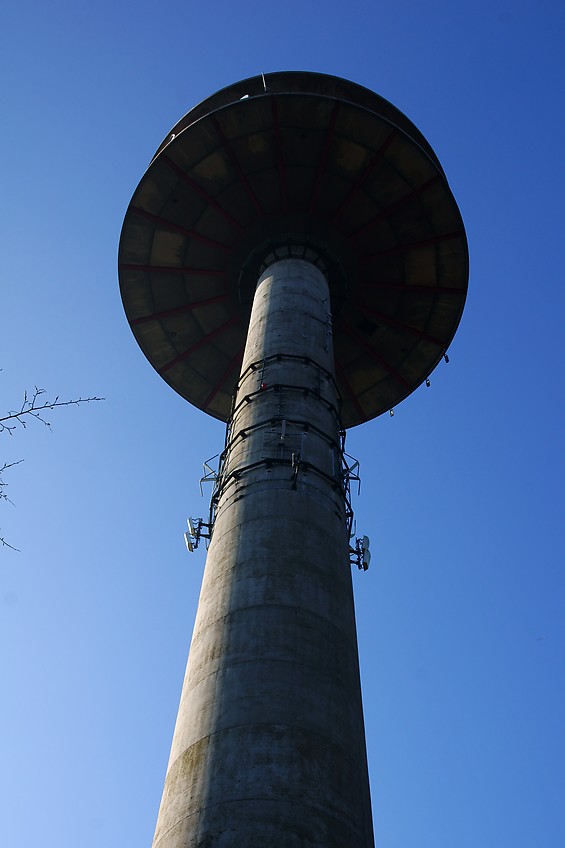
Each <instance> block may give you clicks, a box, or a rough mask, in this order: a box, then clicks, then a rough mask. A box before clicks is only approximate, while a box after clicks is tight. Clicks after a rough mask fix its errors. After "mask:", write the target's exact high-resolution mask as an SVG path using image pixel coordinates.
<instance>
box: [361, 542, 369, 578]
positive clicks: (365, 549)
mask: <svg viewBox="0 0 565 848" xmlns="http://www.w3.org/2000/svg"><path fill="white" fill-rule="evenodd" d="M370 544H371V542H370V539H369V537H368V536H363V538H362V539H361V561H362V563H363V571H367V569H368V568H369V563H370V562H371V551H370V550H369V545H370Z"/></svg>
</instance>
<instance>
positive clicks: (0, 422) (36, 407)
mask: <svg viewBox="0 0 565 848" xmlns="http://www.w3.org/2000/svg"><path fill="white" fill-rule="evenodd" d="M44 394H45V389H38V387H37V386H36V387H35V389H34V390H33V393H32V395H31V400H30V397H29V395H28V393H27V391H26V392H24V399H23V401H22V405H21V407H20V409H19V410H8V412H7V414H6V415H3V416H1V417H0V433H9V434H10V435H11V434H12V433H13V431H14V430H15V429H16V427H17V425H18V424H20V425H21V426H22V427H23V428H24V429H25V428H26V427H27V423H28V422H27V420H26V418H25V416H26V415H29V416H31V417H32V418H35V419H36V420H37V421H41V423H42V424H45V426H46V427H51V423H50V422H49V421H47V420H46V419H45V418H44V417H43V416H42V414H41V413H43V412H45V411H46V410H49V409H55V408H56V407H58V406H78V405H79V404H80V403H91V402H94V401H100V400H104V398H100V397H87V398H83V397H79V398H77V399H76V400H59V395H57V397H56V398H55V399H54V400H43V399H42V400H41V401H39V398H41V396H42V395H44ZM6 421H10V422H12V423H10V424H6V423H5V422H6Z"/></svg>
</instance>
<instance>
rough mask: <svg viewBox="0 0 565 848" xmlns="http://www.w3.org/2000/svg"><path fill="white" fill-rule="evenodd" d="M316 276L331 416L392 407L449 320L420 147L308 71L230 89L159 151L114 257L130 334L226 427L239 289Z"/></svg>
mask: <svg viewBox="0 0 565 848" xmlns="http://www.w3.org/2000/svg"><path fill="white" fill-rule="evenodd" d="M289 256H291V257H298V258H304V259H307V260H309V261H311V262H313V263H314V264H316V265H317V266H318V267H319V268H321V270H322V271H323V272H324V273H325V275H326V277H327V279H328V282H329V286H330V292H331V299H332V314H333V337H334V351H335V365H336V378H337V383H338V387H339V390H340V393H341V397H342V422H343V425H344V426H345V427H351V426H354V425H356V424H360V423H361V422H363V421H367V420H369V419H371V418H374V417H375V416H377V415H379V414H381V413H382V412H385V411H387V410H389V409H390V408H392V407H393V406H396V405H397V404H398V403H399V402H400V401H401V400H403V399H404V398H405V397H406V396H407V395H409V394H410V393H411V392H412V391H413V390H414V389H415V388H417V386H419V385H420V384H421V383H422V382H423V381H424V380H425V379H426V378H427V377H428V376H429V374H430V373H431V371H432V370H433V369H434V368H435V366H436V365H437V363H438V362H439V360H440V359H441V357H442V355H443V354H444V352H445V350H446V349H447V347H448V345H449V343H450V341H451V339H452V338H453V335H454V333H455V331H456V329H457V325H458V323H459V320H460V317H461V313H462V311H463V305H464V302H465V296H466V291H467V278H468V255H467V242H466V238H465V231H464V228H463V224H462V221H461V216H460V214H459V210H458V208H457V205H456V203H455V200H454V198H453V196H452V194H451V191H450V189H449V186H448V184H447V181H446V179H445V175H444V173H443V170H442V168H441V166H440V164H439V162H438V160H437V157H436V156H435V154H434V152H433V150H432V149H431V147H430V146H429V144H428V143H427V141H426V140H425V139H424V137H423V136H422V135H421V133H420V132H419V131H418V130H417V129H416V127H415V126H414V125H413V124H412V123H411V122H410V121H409V120H408V119H407V118H406V117H405V116H404V115H403V114H402V113H401V112H399V111H398V110H397V109H396V108H395V107H394V106H392V105H391V104H390V103H388V102H387V101H386V100H384V99H383V98H381V97H379V96H378V95H376V94H374V93H373V92H371V91H369V90H367V89H365V88H363V87H361V86H358V85H356V84H354V83H351V82H348V81H346V80H342V79H338V78H336V77H331V76H326V75H323V74H314V73H305V72H282V73H275V74H268V75H265V76H263V75H261V76H258V77H253V78H251V79H248V80H244V81H243V82H240V83H237V84H236V85H232V86H230V87H228V88H226V89H223V90H222V91H220V92H218V93H217V94H215V95H213V96H212V97H210V98H208V99H207V100H206V101H204V103H202V104H200V105H199V106H197V107H195V108H194V109H192V110H191V111H190V112H189V113H188V114H187V115H185V117H184V118H183V119H182V120H181V121H180V122H179V123H178V124H177V125H176V126H175V127H174V128H173V130H172V131H171V133H170V134H169V135H168V136H167V138H166V139H165V140H164V141H163V143H162V144H161V146H160V147H159V149H158V151H157V153H156V155H155V157H154V159H153V160H152V162H151V164H150V166H149V168H148V170H147V172H146V173H145V175H144V176H143V178H142V180H141V182H140V183H139V186H138V187H137V189H136V191H135V193H134V196H133V198H132V201H131V203H130V206H129V208H128V211H127V214H126V217H125V221H124V225H123V230H122V235H121V241H120V251H119V275H120V288H121V293H122V299H123V303H124V307H125V311H126V314H127V318H128V321H129V323H130V325H131V328H132V330H133V333H134V335H135V337H136V339H137V341H138V343H139V345H140V347H141V349H142V350H143V352H144V353H145V355H146V356H147V358H148V359H149V361H150V362H151V364H152V365H153V366H154V368H155V369H156V370H157V371H158V373H159V374H160V375H161V376H162V377H163V378H164V379H165V380H166V381H167V382H168V383H169V384H170V385H171V386H172V388H174V389H175V390H176V391H177V392H178V393H179V394H180V395H182V396H183V397H184V398H186V399H187V400H189V401H190V402H191V403H193V404H194V405H195V406H197V407H199V408H200V409H203V410H204V411H205V412H207V413H209V414H210V415H212V416H214V417H215V418H219V419H221V420H223V421H227V420H228V418H229V415H230V409H231V402H232V394H233V390H234V387H235V384H236V382H237V379H238V376H239V366H240V363H241V358H242V354H243V348H244V344H245V338H246V334H247V326H248V320H249V312H250V307H251V302H252V298H253V292H254V287H255V283H256V281H257V279H258V277H259V274H260V273H261V271H262V269H263V268H264V267H266V266H267V265H268V264H270V263H271V262H272V261H275V260H276V259H279V258H285V257H289Z"/></svg>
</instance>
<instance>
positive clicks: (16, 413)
mask: <svg viewBox="0 0 565 848" xmlns="http://www.w3.org/2000/svg"><path fill="white" fill-rule="evenodd" d="M0 370H1V369H0ZM44 394H45V390H44V389H39V388H38V387H37V386H36V387H35V388H34V390H33V392H32V393H31V395H29V394H28V392H27V391H25V392H24V398H23V401H22V405H21V406H20V408H19V409H15V410H8V412H7V413H6V414H5V415H3V416H0V433H8V435H9V436H11V435H13V432H14V430H15V429H16V428H17V426H18V424H19V425H20V426H21V427H23V429H24V430H25V429H26V427H27V425H28V422H29V418H35V420H36V421H40V422H41V423H42V424H45V426H46V427H49V428H50V427H51V423H50V422H49V421H47V419H46V418H45V416H44V413H45V412H47V411H48V410H50V409H56V408H57V407H59V406H78V405H79V404H81V403H91V402H94V401H100V400H104V398H99V397H86V398H83V397H79V398H77V399H76V400H59V395H57V397H56V398H55V399H54V400H45V399H44V398H43V397H42V395H44ZM26 416H27V417H26ZM20 462H23V459H18V460H16V461H15V462H5V463H4V464H3V465H2V467H0V501H2V500H3V501H6V502H7V503H11V504H12V505H13V503H12V501H11V500H10V498H9V497H8V495H7V494H6V486H7V485H8V484H7V483H6V481H5V480H4V478H3V476H2V475H3V474H4V472H5V471H7V470H8V469H9V468H13V466H14V465H19V464H20ZM0 546H3V547H5V548H11V549H12V550H13V551H19V548H15V547H14V546H13V545H10V543H9V542H7V541H6V539H5V538H4V537H3V536H0Z"/></svg>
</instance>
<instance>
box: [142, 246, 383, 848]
mask: <svg viewBox="0 0 565 848" xmlns="http://www.w3.org/2000/svg"><path fill="white" fill-rule="evenodd" d="M339 432H340V421H339V414H338V399H337V391H336V388H335V381H334V374H333V349H332V328H331V317H330V313H329V293H328V287H327V283H326V280H325V278H324V276H323V275H322V274H321V272H320V271H319V270H318V269H317V268H315V267H314V266H313V265H310V264H309V263H307V262H304V261H301V260H294V259H288V260H283V261H280V262H277V263H275V264H274V265H272V266H270V267H269V268H268V269H267V270H266V271H265V272H264V273H263V274H262V276H261V277H260V279H259V282H258V285H257V289H256V293H255V298H254V302H253V309H252V314H251V320H250V325H249V332H248V337H247V342H246V347H245V353H244V358H243V364H242V369H241V376H240V380H239V383H238V388H237V393H236V397H235V402H234V408H233V414H232V417H231V419H230V422H229V424H228V436H227V445H226V451H225V453H224V455H223V461H222V465H221V467H220V472H219V474H220V477H219V481H218V492H219V497H218V502H217V507H216V512H215V522H214V531H213V536H212V540H211V544H210V549H209V552H208V557H207V561H206V568H205V573H204V579H203V584H202V590H201V596H200V601H199V605H198V613H197V617H196V623H195V628H194V634H193V638H192V644H191V649H190V656H189V661H188V667H187V672H186V677H185V681H184V686H183V691H182V696H181V703H180V707H179V713H178V718H177V724H176V728H175V732H174V738H173V743H172V750H171V756H170V761H169V766H168V771H167V777H166V781H165V788H164V793H163V799H162V802H161V808H160V811H159V818H158V822H157V828H156V833H155V839H154V846H155V848H156V846H159V848H181V846H182V848H197V846H198V848H204V846H206V848H228V846H229V848H234V847H235V846H238V848H239V846H245V848H265V846H267V845H268V846H271V848H371V846H372V845H373V835H372V824H371V809H370V797H369V781H368V774H367V763H366V754H365V738H364V729H363V714H362V704H361V690H360V682H359V667H358V658H357V640H356V631H355V618H354V609H353V596H352V586H351V572H350V565H349V552H348V545H349V540H348V533H347V526H346V520H345V507H344V496H343V480H342V471H341V461H340V450H339Z"/></svg>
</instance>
